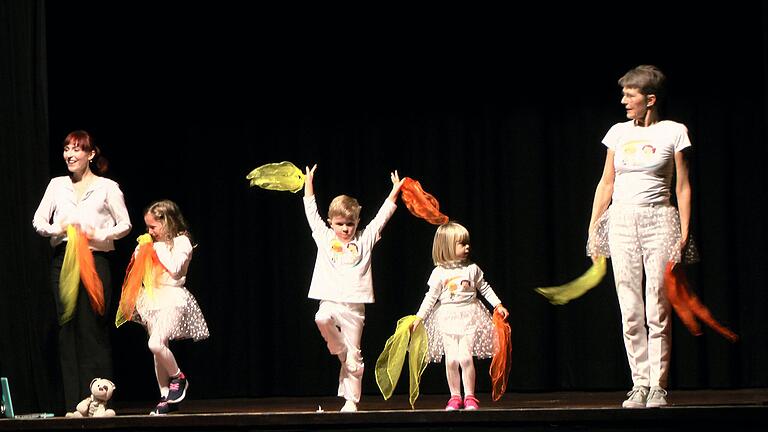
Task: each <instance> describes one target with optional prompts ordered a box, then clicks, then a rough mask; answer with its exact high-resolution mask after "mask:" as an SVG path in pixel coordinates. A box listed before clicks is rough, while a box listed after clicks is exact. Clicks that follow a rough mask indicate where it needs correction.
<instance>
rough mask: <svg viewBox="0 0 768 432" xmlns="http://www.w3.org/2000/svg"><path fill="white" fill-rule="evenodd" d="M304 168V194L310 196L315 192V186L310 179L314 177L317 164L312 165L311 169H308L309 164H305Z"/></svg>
mask: <svg viewBox="0 0 768 432" xmlns="http://www.w3.org/2000/svg"><path fill="white" fill-rule="evenodd" d="M306 169H307V171H306V173H305V177H304V196H305V197H311V196H313V195H314V194H315V186H314V185H313V184H312V181H313V180H314V179H315V170H316V169H317V164H314V165H312V169H309V166H307V167H306Z"/></svg>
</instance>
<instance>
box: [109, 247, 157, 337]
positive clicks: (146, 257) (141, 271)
mask: <svg viewBox="0 0 768 432" xmlns="http://www.w3.org/2000/svg"><path fill="white" fill-rule="evenodd" d="M136 241H137V242H138V243H139V250H138V252H137V253H135V254H134V255H132V256H131V262H130V263H128V268H127V269H126V270H125V278H124V279H123V288H122V293H121V294H120V304H119V306H118V307H117V315H116V316H115V327H120V326H121V325H123V324H124V323H125V322H126V321H129V320H130V319H131V317H133V313H134V311H135V310H136V299H137V298H138V296H139V292H140V291H141V287H142V285H143V286H144V290H145V292H146V294H147V295H149V296H150V297H151V296H152V295H153V291H152V290H153V289H154V286H155V284H156V282H155V279H156V278H157V276H159V275H160V273H161V272H162V271H163V265H162V264H161V263H160V260H159V259H158V258H157V253H155V249H154V248H153V247H152V236H150V235H149V234H142V235H140V236H139V237H138V238H137V239H136Z"/></svg>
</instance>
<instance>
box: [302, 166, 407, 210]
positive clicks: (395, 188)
mask: <svg viewBox="0 0 768 432" xmlns="http://www.w3.org/2000/svg"><path fill="white" fill-rule="evenodd" d="M313 171H314V169H313ZM389 178H390V179H391V180H392V191H391V192H390V193H389V196H388V197H387V199H388V200H390V201H392V202H393V203H394V202H395V201H397V194H399V193H400V188H401V187H403V182H405V178H403V179H402V180H401V179H400V176H399V175H398V174H397V170H395V171H394V172H391V173H389Z"/></svg>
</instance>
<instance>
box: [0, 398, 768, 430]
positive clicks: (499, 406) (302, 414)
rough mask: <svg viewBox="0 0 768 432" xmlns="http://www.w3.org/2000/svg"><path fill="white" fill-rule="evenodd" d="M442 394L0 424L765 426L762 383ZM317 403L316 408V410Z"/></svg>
mask: <svg viewBox="0 0 768 432" xmlns="http://www.w3.org/2000/svg"><path fill="white" fill-rule="evenodd" d="M446 399H447V397H446V395H422V396H420V397H419V400H418V401H417V404H416V409H413V410H412V409H410V406H409V404H408V399H407V396H406V395H395V396H394V397H393V398H391V399H390V400H388V401H384V400H383V398H382V397H381V396H380V395H365V396H364V397H363V400H362V401H361V403H360V405H359V409H360V411H358V412H356V413H339V412H338V409H339V408H340V407H341V405H342V404H343V400H341V399H340V398H332V397H323V398H264V399H217V400H189V401H184V402H183V403H182V404H181V408H180V410H179V411H178V412H176V413H173V414H171V415H167V416H148V415H147V414H146V413H147V412H148V411H149V410H151V408H152V407H153V403H152V402H147V403H132V404H125V405H117V406H113V408H114V409H115V410H116V411H117V413H118V415H117V416H116V417H112V418H95V419H66V418H62V417H56V418H51V419H32V420H27V419H25V420H11V419H6V420H0V430H9V431H10V430H13V431H22V430H38V431H40V430H46V431H54V430H105V431H144V430H146V431H157V430H179V431H181V430H183V431H251V430H253V431H267V430H281V431H286V430H324V431H334V430H368V431H387V430H392V431H395V430H400V431H406V430H414V431H416V430H418V431H422V432H423V431H446V430H452V431H453V430H480V431H492V430H516V431H542V430H557V431H571V430H578V431H584V430H590V431H593V430H596V431H632V430H653V431H676V430H683V429H690V428H701V427H706V428H709V429H711V430H716V429H722V430H726V429H727V430H737V431H753V430H754V431H757V430H760V431H764V430H766V429H767V428H768V389H736V390H678V391H674V392H670V396H669V402H670V405H669V406H667V407H664V408H656V409H623V408H621V401H622V400H623V399H624V392H558V393H514V392H511V393H507V394H506V395H504V397H503V398H502V399H501V400H500V401H498V402H493V401H492V400H491V398H490V395H479V399H480V403H481V408H480V410H477V411H455V412H446V411H444V410H443V408H444V406H445V402H446ZM319 408H321V409H322V412H320V411H318V409H319Z"/></svg>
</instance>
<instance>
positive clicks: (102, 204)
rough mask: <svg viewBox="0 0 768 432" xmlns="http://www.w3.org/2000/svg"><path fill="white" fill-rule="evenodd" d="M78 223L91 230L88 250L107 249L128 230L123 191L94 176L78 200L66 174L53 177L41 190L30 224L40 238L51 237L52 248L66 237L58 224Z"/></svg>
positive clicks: (108, 181)
mask: <svg viewBox="0 0 768 432" xmlns="http://www.w3.org/2000/svg"><path fill="white" fill-rule="evenodd" d="M63 223H64V224H80V226H81V227H82V228H83V229H84V230H86V231H92V232H93V236H92V237H91V238H90V239H89V240H88V244H89V246H90V248H91V249H92V250H96V251H103V252H106V251H111V250H114V249H115V245H114V240H117V239H119V238H122V237H125V236H126V235H127V234H128V233H129V232H130V231H131V220H130V217H129V216H128V209H127V208H126V207H125V200H124V199H123V192H122V191H121V190H120V186H119V185H118V184H117V183H116V182H115V181H113V180H110V179H108V178H105V177H98V176H97V177H96V179H94V181H93V182H91V184H90V186H89V187H88V189H87V190H86V191H85V193H83V195H82V196H81V197H80V200H79V201H78V200H77V199H76V198H75V188H74V186H73V184H72V179H71V178H70V177H69V176H61V177H54V178H53V179H51V181H50V182H49V183H48V187H47V188H46V189H45V194H44V195H43V199H42V200H41V201H40V205H39V206H38V207H37V210H36V211H35V215H34V217H33V219H32V226H34V228H35V231H37V233H38V234H40V235H41V236H43V237H50V238H51V246H53V247H55V246H57V245H59V244H60V243H61V242H63V241H66V240H67V232H66V230H65V229H63V228H62V224H63Z"/></svg>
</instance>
